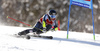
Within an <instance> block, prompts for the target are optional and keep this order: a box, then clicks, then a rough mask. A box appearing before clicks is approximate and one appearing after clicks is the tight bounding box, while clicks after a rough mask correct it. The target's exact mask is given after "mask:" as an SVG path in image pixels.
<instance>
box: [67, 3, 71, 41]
mask: <svg viewBox="0 0 100 51" xmlns="http://www.w3.org/2000/svg"><path fill="white" fill-rule="evenodd" d="M70 9H71V3H70V6H69V14H68V24H67V39H68V34H69V22H70Z"/></svg>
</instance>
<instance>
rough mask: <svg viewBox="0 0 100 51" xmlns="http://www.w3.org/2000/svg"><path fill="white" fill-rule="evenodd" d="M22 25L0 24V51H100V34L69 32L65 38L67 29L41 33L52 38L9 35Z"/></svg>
mask: <svg viewBox="0 0 100 51" xmlns="http://www.w3.org/2000/svg"><path fill="white" fill-rule="evenodd" d="M25 29H29V28H24V27H11V26H0V51H76V50H77V51H100V35H99V34H96V40H93V34H90V33H80V32H69V39H66V36H67V31H55V32H51V31H49V32H47V33H43V34H41V35H45V36H53V37H54V39H43V38H36V37H32V38H31V39H30V40H27V39H23V38H16V37H14V36H11V35H13V34H16V33H18V32H20V31H22V30H25Z"/></svg>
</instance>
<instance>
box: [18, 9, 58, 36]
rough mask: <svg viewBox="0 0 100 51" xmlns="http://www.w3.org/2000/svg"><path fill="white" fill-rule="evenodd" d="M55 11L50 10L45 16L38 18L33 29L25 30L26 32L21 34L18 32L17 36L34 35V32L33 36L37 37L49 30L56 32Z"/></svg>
mask: <svg viewBox="0 0 100 51" xmlns="http://www.w3.org/2000/svg"><path fill="white" fill-rule="evenodd" d="M56 14H57V13H56V11H55V10H53V9H52V10H50V11H49V12H48V13H47V14H45V15H44V16H43V17H42V18H40V19H39V20H38V22H37V23H36V24H35V26H34V28H33V29H27V30H24V31H22V32H19V33H18V35H20V36H21V35H26V34H28V33H34V32H36V33H35V34H37V35H39V34H41V33H45V32H47V31H49V30H53V31H55V30H58V26H57V23H56V20H55V19H56ZM52 26H53V27H54V28H52Z"/></svg>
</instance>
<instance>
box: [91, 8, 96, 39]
mask: <svg viewBox="0 0 100 51" xmlns="http://www.w3.org/2000/svg"><path fill="white" fill-rule="evenodd" d="M92 24H93V38H94V40H95V27H94V16H93V9H92Z"/></svg>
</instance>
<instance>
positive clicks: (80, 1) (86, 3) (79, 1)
mask: <svg viewBox="0 0 100 51" xmlns="http://www.w3.org/2000/svg"><path fill="white" fill-rule="evenodd" d="M71 5H78V6H81V7H85V8H90V9H93V6H92V0H71Z"/></svg>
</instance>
